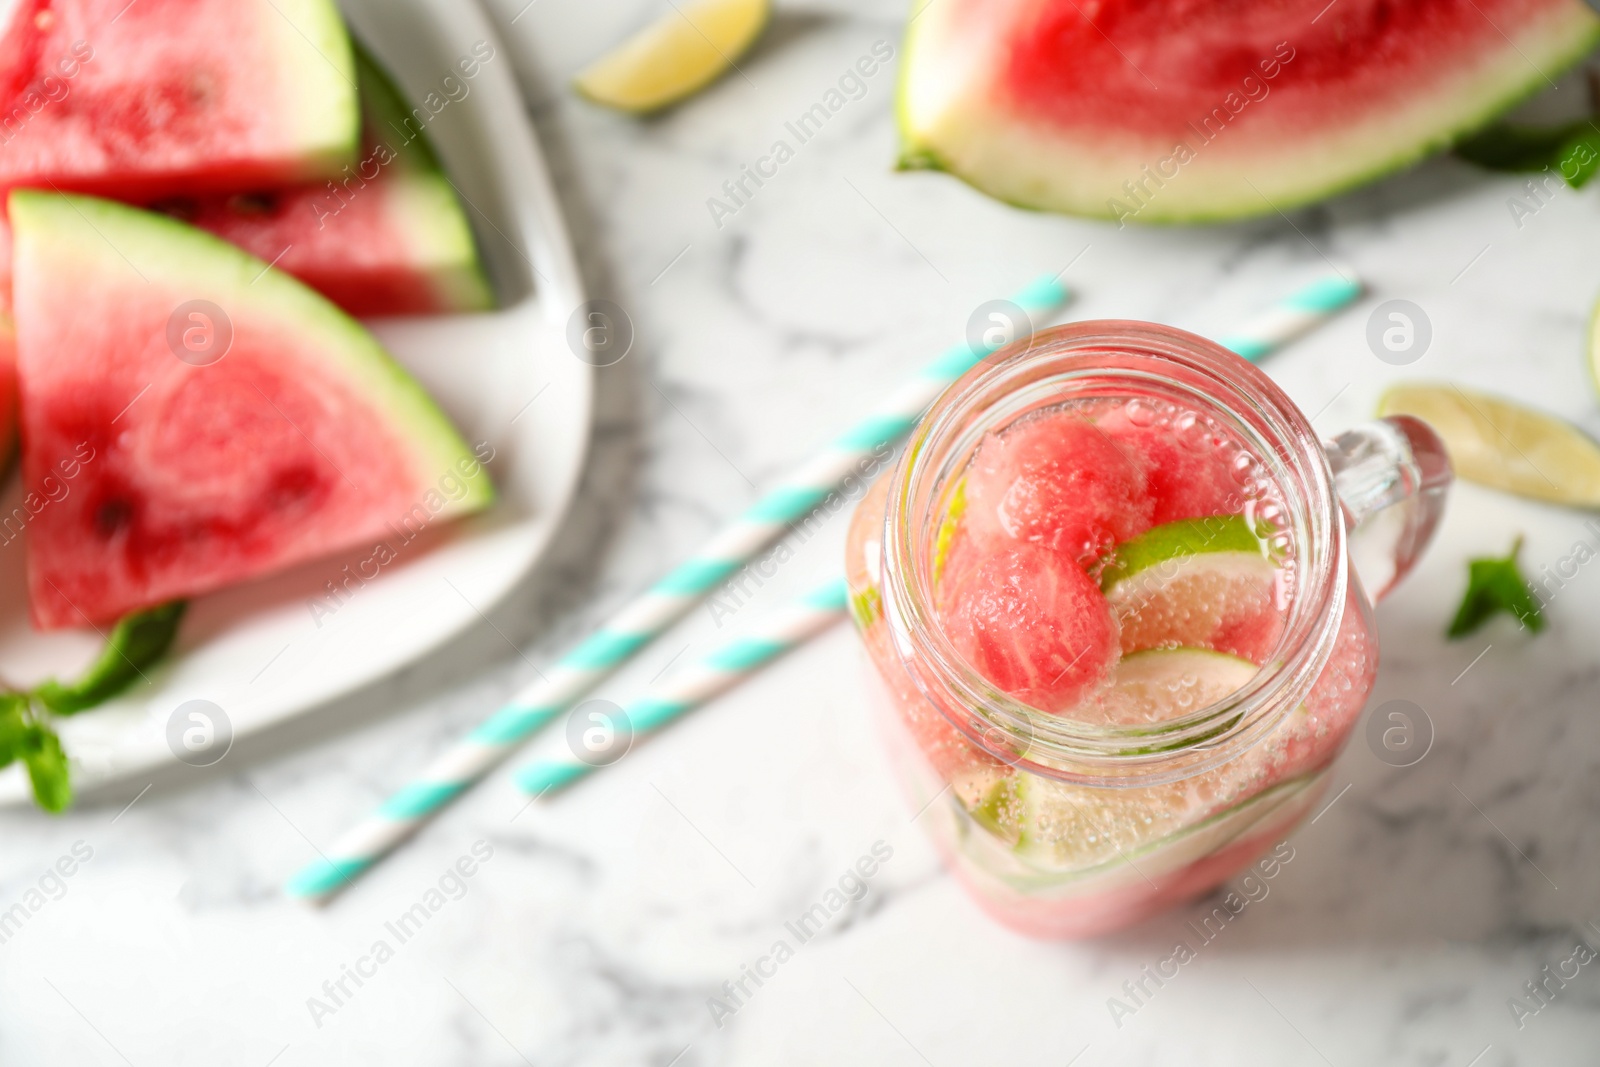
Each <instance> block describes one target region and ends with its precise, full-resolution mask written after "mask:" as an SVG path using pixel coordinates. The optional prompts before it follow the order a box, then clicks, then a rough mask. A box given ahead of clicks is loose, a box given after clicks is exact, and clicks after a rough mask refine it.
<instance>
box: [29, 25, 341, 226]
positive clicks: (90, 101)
mask: <svg viewBox="0 0 1600 1067" xmlns="http://www.w3.org/2000/svg"><path fill="white" fill-rule="evenodd" d="M359 122H360V119H359V114H358V109H357V107H356V90H355V66H354V60H353V58H352V55H351V48H350V38H349V36H348V34H347V33H346V32H345V28H344V23H343V21H342V20H341V19H340V17H339V12H338V9H337V8H336V7H335V6H334V4H333V2H332V0H138V2H136V3H129V2H128V0H16V3H15V4H14V6H13V7H12V13H11V18H10V21H9V22H8V23H7V24H6V30H5V35H4V37H3V38H0V188H11V187H15V186H23V185H27V186H38V187H51V186H53V187H55V188H57V189H68V190H79V191H85V192H96V193H102V194H106V195H111V196H117V197H121V198H123V199H141V198H148V197H155V196H161V195H165V194H168V193H173V192H181V193H192V192H194V191H196V190H198V189H207V188H209V189H218V190H239V189H256V188H261V187H263V186H270V185H283V184H286V183H289V182H296V181H305V180H310V179H316V178H324V177H333V176H335V175H336V174H337V172H338V170H339V168H340V167H343V166H344V165H345V164H347V163H348V162H350V160H351V159H352V158H353V157H354V155H355V152H356V147H357V137H358V134H359Z"/></svg>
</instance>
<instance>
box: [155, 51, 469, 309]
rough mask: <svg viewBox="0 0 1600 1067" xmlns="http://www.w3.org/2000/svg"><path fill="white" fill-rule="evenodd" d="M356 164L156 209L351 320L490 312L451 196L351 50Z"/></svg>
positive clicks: (362, 56)
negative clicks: (234, 248) (358, 128)
mask: <svg viewBox="0 0 1600 1067" xmlns="http://www.w3.org/2000/svg"><path fill="white" fill-rule="evenodd" d="M356 67H357V70H358V71H359V84H360V89H361V105H362V129H363V133H362V150H361V155H360V158H359V159H358V160H357V161H356V162H355V163H354V164H352V165H350V166H347V167H345V168H344V170H343V171H342V172H341V176H340V178H339V179H338V180H337V181H330V182H315V183H308V184H303V185H294V186H289V187H287V188H280V189H269V190H263V191H260V192H252V193H246V194H242V195H234V196H210V197H200V198H171V199H167V200H164V201H163V202H161V203H159V204H157V205H155V207H156V208H157V209H158V210H161V211H164V212H166V213H167V214H170V215H172V216H173V217H175V218H178V219H182V220H183V221H186V222H190V223H192V224H194V225H195V226H198V227H200V228H201V229H202V230H208V231H210V232H211V233H214V234H216V235H218V236H219V237H225V238H227V239H228V240H229V241H232V242H233V243H234V244H236V245H238V246H239V247H240V248H243V249H244V250H245V251H247V252H249V253H251V254H252V255H255V256H259V257H260V258H262V259H264V260H266V261H268V262H269V263H273V264H274V265H276V266H277V268H278V269H279V270H283V271H287V272H288V273H290V274H292V275H294V276H295V277H296V278H299V279H300V280H301V281H303V282H305V283H306V284H307V285H309V286H311V287H312V288H313V289H315V290H317V291H318V292H319V293H321V294H322V295H323V296H326V297H327V298H328V299H329V300H332V301H333V302H334V303H335V304H338V305H339V306H340V307H342V308H344V309H345V310H346V311H348V312H349V313H350V314H352V315H361V316H370V315H426V314H436V313H448V312H462V311H482V310H485V309H487V308H490V307H492V306H493V305H494V295H493V293H492V292H491V290H490V288H489V283H488V281H487V279H486V278H485V277H484V273H483V268H482V266H481V265H480V263H479V260H478V251H477V247H476V245H475V244H474V242H473V237H472V227H471V224H470V223H469V222H468V220H467V216H466V213H465V211H464V210H463V209H462V205H461V201H460V199H459V198H458V197H457V196H456V191H455V188H454V186H453V185H452V184H451V183H450V179H449V178H448V177H447V176H446V175H445V173H444V170H443V168H442V167H441V166H440V165H439V160H438V157H437V156H435V155H434V152H433V149H432V147H431V146H430V145H429V144H428V140H427V136H426V134H425V133H424V132H423V130H422V128H421V127H420V125H419V124H418V122H417V120H416V119H414V118H413V117H412V114H411V110H410V109H409V108H408V107H407V106H406V104H405V102H404V98H403V97H402V96H401V95H400V93H399V91H398V90H397V89H396V88H395V86H394V83H393V82H392V81H390V79H389V77H388V75H386V74H385V73H384V71H383V69H382V68H381V67H380V66H379V65H378V63H377V61H376V60H374V59H372V58H371V57H370V56H369V55H367V54H366V53H365V51H364V50H362V49H361V48H360V47H357V49H356Z"/></svg>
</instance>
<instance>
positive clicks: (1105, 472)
mask: <svg viewBox="0 0 1600 1067" xmlns="http://www.w3.org/2000/svg"><path fill="white" fill-rule="evenodd" d="M965 492H966V513H965V515H964V516H963V524H964V525H965V527H966V529H967V532H968V535H969V536H970V537H971V538H972V539H973V540H974V541H975V542H985V541H989V540H995V539H1002V540H1003V539H1009V540H1010V541H1012V542H1017V541H1022V542H1028V543H1031V544H1039V545H1043V546H1045V547H1047V548H1050V549H1052V550H1058V551H1061V552H1064V553H1066V554H1067V555H1068V556H1069V557H1071V558H1072V559H1075V560H1077V562H1078V563H1079V564H1080V565H1082V566H1084V567H1088V566H1091V565H1092V564H1093V563H1094V561H1095V560H1097V559H1098V558H1100V557H1101V556H1102V555H1104V554H1105V552H1106V551H1108V550H1109V549H1110V548H1111V547H1112V546H1114V545H1116V544H1117V543H1118V542H1120V541H1126V540H1128V539H1129V538H1132V537H1136V536H1138V535H1139V534H1141V533H1143V532H1144V531H1145V530H1147V529H1149V528H1150V512H1151V504H1150V500H1149V499H1148V497H1147V494H1146V479H1145V472H1144V467H1143V464H1142V462H1141V461H1140V458H1139V454H1138V453H1137V452H1136V451H1134V450H1133V449H1130V448H1127V447H1125V446H1123V445H1120V444H1119V443H1118V442H1117V441H1115V440H1114V439H1113V438H1111V437H1110V436H1108V435H1107V434H1105V433H1104V432H1102V431H1101V430H1100V429H1099V427H1097V426H1096V425H1095V424H1094V423H1092V422H1090V421H1089V420H1087V419H1085V418H1083V417H1082V416H1080V415H1078V414H1076V413H1075V412H1071V411H1045V412H1041V413H1039V414H1036V415H1031V416H1029V417H1027V418H1025V419H1022V420H1021V421H1019V422H1015V423H1012V424H1011V425H1010V426H1007V427H1006V428H1005V429H1004V430H1002V431H1001V432H999V433H994V434H990V435H989V436H988V437H986V438H984V441H983V443H982V444H981V445H979V447H978V450H977V452H976V453H975V454H974V456H973V458H972V462H971V464H970V465H969V466H968V468H967V478H966V489H965Z"/></svg>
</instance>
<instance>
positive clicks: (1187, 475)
mask: <svg viewBox="0 0 1600 1067" xmlns="http://www.w3.org/2000/svg"><path fill="white" fill-rule="evenodd" d="M1095 425H1096V426H1098V427H1099V428H1100V431H1101V432H1102V433H1104V434H1106V435H1107V436H1108V437H1109V438H1111V440H1113V441H1115V442H1117V444H1118V445H1119V446H1120V447H1122V448H1124V449H1126V450H1127V451H1128V452H1130V453H1132V454H1134V455H1137V456H1139V457H1140V459H1141V460H1142V461H1143V464H1144V469H1145V474H1146V477H1147V479H1148V492H1149V494H1150V499H1151V503H1152V507H1153V511H1152V514H1151V524H1152V525H1155V526H1160V525H1163V524H1165V523H1169V522H1175V521H1177V520H1179V519H1200V518H1206V517H1209V516H1212V515H1233V514H1236V513H1238V512H1239V510H1240V509H1242V508H1243V507H1244V500H1245V498H1244V492H1243V487H1242V485H1241V484H1240V482H1239V481H1238V480H1237V479H1236V478H1235V477H1234V471H1233V466H1232V457H1233V456H1236V455H1238V454H1239V447H1240V446H1238V444H1237V442H1235V441H1233V440H1232V439H1231V438H1228V437H1226V436H1225V435H1224V434H1222V433H1221V432H1219V431H1218V430H1216V429H1215V428H1213V427H1208V426H1207V425H1205V424H1204V423H1203V422H1201V421H1199V419H1198V418H1197V416H1196V415H1195V414H1194V413H1192V412H1182V411H1174V410H1171V409H1170V408H1162V409H1158V408H1157V407H1156V406H1155V405H1153V404H1152V403H1151V402H1149V401H1135V402H1133V403H1132V404H1124V405H1122V406H1120V407H1118V408H1117V409H1115V410H1113V411H1110V412H1108V413H1107V414H1105V415H1102V416H1101V417H1100V418H1099V419H1097V420H1096V423H1095ZM1229 446H1233V451H1231V452H1230V451H1229Z"/></svg>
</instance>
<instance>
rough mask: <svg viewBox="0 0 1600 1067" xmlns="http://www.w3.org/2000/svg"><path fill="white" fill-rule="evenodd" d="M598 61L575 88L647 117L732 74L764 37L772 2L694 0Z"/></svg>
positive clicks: (587, 69)
mask: <svg viewBox="0 0 1600 1067" xmlns="http://www.w3.org/2000/svg"><path fill="white" fill-rule="evenodd" d="M673 7H674V9H673V10H672V11H671V12H669V13H668V14H666V15H663V16H662V17H661V18H660V19H659V20H657V21H656V22H653V23H651V24H650V25H649V26H646V27H645V28H644V29H643V30H641V31H639V32H638V33H637V34H635V35H634V36H632V37H630V38H628V39H627V40H626V41H624V42H623V43H622V44H620V45H618V46H617V47H616V48H614V49H612V50H611V51H610V52H608V53H606V54H605V55H604V56H602V57H600V58H599V59H597V60H595V61H594V62H593V63H592V64H590V65H589V66H588V67H587V68H585V69H584V70H583V72H582V73H580V74H579V75H578V77H577V78H576V79H574V81H573V86H574V88H576V89H577V90H578V92H580V93H582V94H583V95H584V96H586V97H588V98H589V99H590V100H593V101H594V102H595V103H597V104H604V105H606V106H607V107H614V108H616V109H617V110H619V111H631V112H635V113H644V112H649V111H656V110H658V109H660V108H663V107H666V106H667V105H668V104H675V103H677V102H678V101H679V100H682V99H683V98H684V97H687V96H690V95H691V94H693V93H694V92H696V91H697V90H699V89H701V88H703V87H705V86H706V85H708V84H710V83H711V82H712V81H714V80H716V78H717V77H719V76H720V75H722V74H724V73H726V72H727V71H728V70H729V69H731V68H732V67H733V65H734V63H736V62H737V61H738V59H739V57H740V56H741V55H743V54H744V52H745V50H746V49H747V48H749V47H750V45H751V44H752V43H753V42H754V41H755V39H756V37H757V36H759V35H760V33H761V30H762V28H763V27H764V26H766V24H767V18H768V16H769V15H770V14H771V5H770V2H769V0H690V2H689V3H682V4H675V5H674V6H673Z"/></svg>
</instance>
